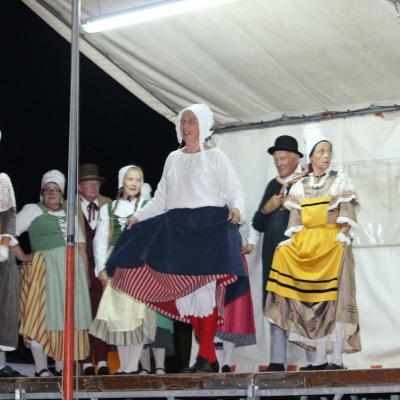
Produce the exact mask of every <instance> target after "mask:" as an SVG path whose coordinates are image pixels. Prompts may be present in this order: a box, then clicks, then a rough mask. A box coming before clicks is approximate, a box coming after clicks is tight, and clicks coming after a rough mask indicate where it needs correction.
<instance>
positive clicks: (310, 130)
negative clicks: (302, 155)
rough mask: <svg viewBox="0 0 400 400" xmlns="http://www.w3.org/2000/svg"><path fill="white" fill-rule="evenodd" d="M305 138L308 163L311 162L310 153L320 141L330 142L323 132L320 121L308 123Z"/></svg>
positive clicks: (304, 131)
mask: <svg viewBox="0 0 400 400" xmlns="http://www.w3.org/2000/svg"><path fill="white" fill-rule="evenodd" d="M303 139H304V143H305V146H306V157H307V163H309V162H310V154H311V152H312V151H313V150H314V148H315V146H316V145H317V144H318V143H320V142H328V143H330V141H329V140H328V139H327V138H326V136H325V135H324V134H323V133H322V132H321V129H320V124H318V123H312V124H307V125H306V126H305V127H304V129H303Z"/></svg>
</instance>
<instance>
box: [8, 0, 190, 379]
mask: <svg viewBox="0 0 400 400" xmlns="http://www.w3.org/2000/svg"><path fill="white" fill-rule="evenodd" d="M0 55H1V56H0V130H1V132H2V140H1V143H0V171H2V172H6V173H7V174H8V175H9V176H10V178H11V180H12V182H13V185H14V190H15V194H16V199H17V206H18V209H21V208H22V206H23V205H24V204H27V203H32V202H37V201H38V200H39V193H40V182H41V178H42V175H43V174H44V173H45V172H46V171H48V170H50V169H54V168H55V169H59V170H61V171H62V172H64V173H65V174H67V166H68V130H69V127H68V123H69V101H70V98H69V88H70V44H69V42H67V41H66V40H64V39H63V38H62V37H61V36H60V35H59V34H58V33H57V32H55V31H54V30H53V29H52V28H51V27H50V26H49V25H47V24H46V23H45V22H44V21H43V20H42V19H41V18H40V17H38V16H37V15H36V14H35V13H34V12H33V11H31V10H30V9H29V8H28V7H27V6H26V5H25V4H23V3H22V2H21V1H19V0H1V2H0ZM80 60H81V67H80V83H81V88H80V142H79V144H80V154H79V158H80V163H81V164H82V163H96V164H98V165H99V168H100V175H102V176H104V177H105V178H106V182H105V184H104V186H103V188H102V193H103V194H105V195H108V196H109V197H111V198H114V197H115V194H116V189H117V174H118V170H119V168H121V167H122V166H124V165H126V164H131V163H134V164H136V165H140V166H141V167H142V168H143V169H144V174H145V181H147V182H148V183H150V184H151V186H152V188H153V191H154V190H155V189H156V186H157V183H158V181H159V179H160V177H161V174H162V168H163V165H164V161H165V159H166V156H167V155H168V153H169V152H170V151H172V150H174V149H176V148H177V146H178V143H177V140H176V134H175V128H174V125H173V124H172V123H170V122H169V121H168V120H166V119H165V118H164V117H162V116H161V115H159V114H157V113H156V112H155V111H153V110H152V109H150V108H149V107H148V106H146V105H145V104H143V103H142V102H141V101H140V100H138V99H137V98H136V97H135V96H134V95H132V94H131V93H130V92H128V91H127V90H126V89H125V88H123V87H122V86H121V85H120V84H119V83H117V82H116V81H114V80H113V79H112V78H111V77H109V76H108V75H107V74H106V73H105V72H103V71H102V70H101V69H100V68H98V67H97V66H96V65H95V64H93V63H92V62H91V61H90V60H88V59H87V58H86V57H85V56H84V55H82V54H81V59H80ZM176 331H177V332H176V335H175V339H176V341H177V343H176V344H177V346H176V350H177V357H175V358H170V359H169V360H168V362H167V368H168V369H169V370H170V371H177V370H179V369H180V368H181V367H182V366H186V365H187V362H188V356H189V354H188V352H189V350H190V327H189V326H188V325H186V324H179V323H177V324H176ZM29 353H30V352H29ZM29 353H24V352H23V349H22V348H20V349H19V351H18V352H17V354H15V353H14V354H9V356H8V358H9V360H11V358H13V359H17V360H18V359H19V360H21V358H24V357H25V356H30V354H29ZM16 356H17V357H16Z"/></svg>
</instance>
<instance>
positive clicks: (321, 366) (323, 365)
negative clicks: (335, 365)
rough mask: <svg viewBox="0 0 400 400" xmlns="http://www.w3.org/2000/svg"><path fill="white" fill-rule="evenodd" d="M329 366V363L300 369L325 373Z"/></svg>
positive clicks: (300, 369)
mask: <svg viewBox="0 0 400 400" xmlns="http://www.w3.org/2000/svg"><path fill="white" fill-rule="evenodd" d="M327 365H328V363H325V364H320V365H312V364H308V365H307V366H305V367H300V368H299V371H323V370H324V369H325V368H326V366H327Z"/></svg>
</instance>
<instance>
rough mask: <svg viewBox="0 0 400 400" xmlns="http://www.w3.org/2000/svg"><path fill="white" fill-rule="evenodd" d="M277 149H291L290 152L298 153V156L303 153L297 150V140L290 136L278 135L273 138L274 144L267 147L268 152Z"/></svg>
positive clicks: (301, 155)
mask: <svg viewBox="0 0 400 400" xmlns="http://www.w3.org/2000/svg"><path fill="white" fill-rule="evenodd" d="M277 150H284V151H291V152H292V153H296V154H298V155H299V156H300V158H301V157H303V154H301V153H300V152H299V146H298V144H297V140H296V139H295V138H294V137H292V136H288V135H282V136H278V137H277V138H276V140H275V145H274V146H272V147H270V148H269V149H268V153H269V154H274V152H275V151H277Z"/></svg>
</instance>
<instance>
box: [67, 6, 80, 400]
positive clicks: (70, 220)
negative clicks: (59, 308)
mask: <svg viewBox="0 0 400 400" xmlns="http://www.w3.org/2000/svg"><path fill="white" fill-rule="evenodd" d="M80 10H81V4H80V0H73V3H72V21H71V24H72V38H71V93H70V111H69V148H68V190H67V248H66V253H67V256H66V273H65V317H64V370H63V378H64V382H63V399H64V400H72V399H73V383H74V382H73V368H74V276H75V273H74V269H75V268H74V267H75V265H74V259H75V206H76V180H77V179H76V177H77V173H76V169H77V159H78V154H77V153H78V151H77V149H78V129H79V30H80Z"/></svg>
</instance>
